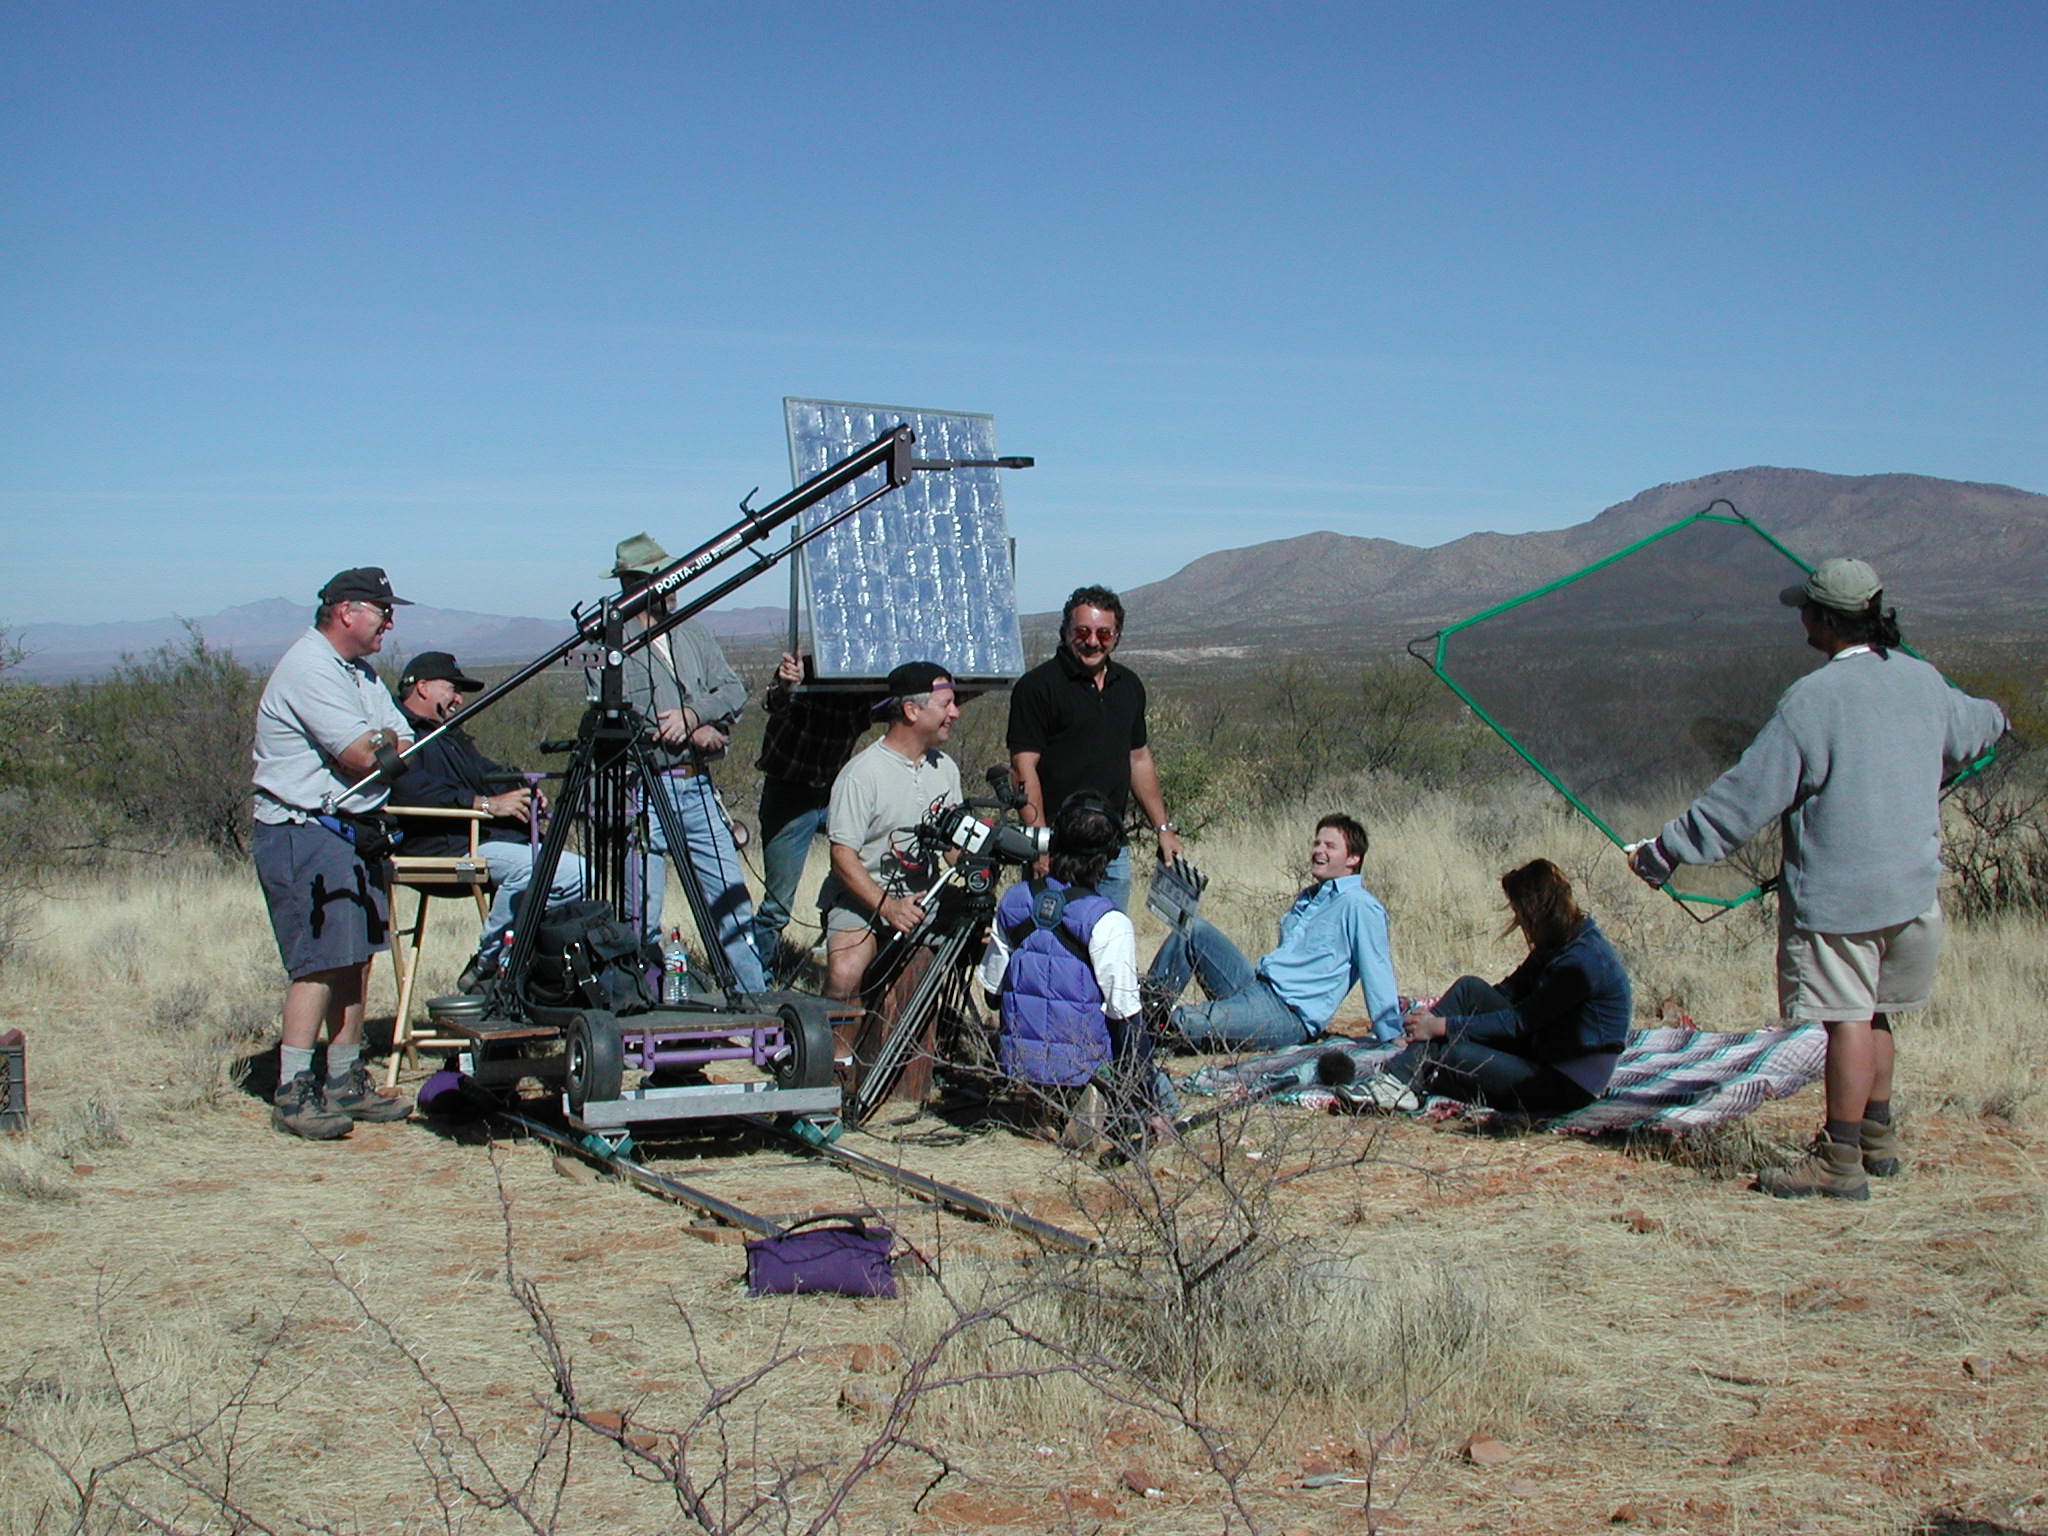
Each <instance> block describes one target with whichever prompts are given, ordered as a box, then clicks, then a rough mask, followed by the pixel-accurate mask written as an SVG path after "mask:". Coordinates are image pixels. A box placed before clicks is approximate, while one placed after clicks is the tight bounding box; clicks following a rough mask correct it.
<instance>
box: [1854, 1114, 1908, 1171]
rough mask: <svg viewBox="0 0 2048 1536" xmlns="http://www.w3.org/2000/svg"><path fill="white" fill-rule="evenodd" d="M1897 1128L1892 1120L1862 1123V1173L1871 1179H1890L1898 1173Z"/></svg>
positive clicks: (1896, 1124)
mask: <svg viewBox="0 0 2048 1536" xmlns="http://www.w3.org/2000/svg"><path fill="white" fill-rule="evenodd" d="M1899 1167H1900V1164H1899V1127H1898V1123H1897V1122H1896V1121H1893V1120H1866V1121H1864V1122H1863V1171H1864V1172H1865V1173H1867V1174H1869V1175H1870V1176H1871V1177H1872V1178H1873V1179H1891V1178H1896V1177H1898V1173H1899Z"/></svg>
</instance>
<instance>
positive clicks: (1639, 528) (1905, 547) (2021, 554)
mask: <svg viewBox="0 0 2048 1536" xmlns="http://www.w3.org/2000/svg"><path fill="white" fill-rule="evenodd" d="M1717 500H1725V501H1727V502H1729V503H1731V504H1733V506H1734V507H1735V508H1736V509H1737V510H1738V511H1740V512H1741V513H1743V514H1744V515H1745V516H1747V517H1748V518H1750V519H1751V520H1752V521H1754V522H1756V523H1757V524H1759V525H1760V526H1762V527H1763V528H1765V529H1767V530H1768V531H1769V532H1770V533H1771V534H1772V535H1773V536H1774V537H1776V538H1777V539H1778V540H1779V541H1780V542H1781V543H1783V544H1784V545H1785V546H1786V547H1787V548H1789V549H1791V550H1792V551H1793V552H1794V553H1795V554H1797V555H1799V556H1800V557H1802V558H1803V559H1805V560H1807V561H1809V562H1817V561H1819V560H1822V559H1825V558H1827V557H1828V556H1830V555H1838V554H1854V555H1857V556H1860V557H1861V558H1863V559H1866V560H1868V561H1870V562H1871V563H1872V564H1873V565H1875V566H1876V567H1877V569H1878V572H1879V574H1880V575H1881V576H1883V578H1884V580H1885V586H1886V594H1887V597H1888V599H1889V600H1890V601H1891V602H1893V603H1895V604H1896V605H1897V606H1898V608H1899V610H1900V612H1901V614H1902V615H1903V616H1904V618H1905V619H1906V621H1907V623H1908V624H1909V627H1918V628H1921V629H1927V628H1932V629H1939V630H1947V631H1950V632H1962V631H1968V632H1972V633H1978V634H1986V635H1989V634H2034V635H2038V632H2039V630H2040V628H2041V624H2042V620H2043V619H2044V617H2048V496H2042V495H2037V494H2035V493H2034V492H2031V491H2022V490H2016V489H2014V488H2013V487H2011V486H2006V485H1980V484H1976V483H1973V482H1969V481H1960V480H1940V479H1935V478H1933V477H1931V476H1927V475H1904V474H1892V475H1830V474H1822V473H1819V472H1817V471H1814V470H1807V469H1774V468H1768V467H1757V468H1752V469H1735V470H1727V471H1723V472H1722V473H1719V474H1713V475H1707V476H1704V477H1703V478H1701V479H1697V480H1683V481H1677V482H1674V483H1671V484H1668V485H1660V486H1656V487H1654V488H1652V489H1650V490H1647V491H1644V492H1642V493H1641V494H1640V495H1638V496H1634V497H1631V498H1630V499H1629V500H1627V501H1624V502H1620V503H1618V504H1617V505H1615V506H1611V507H1609V508H1607V509H1606V510H1605V511H1604V512H1601V513H1600V514H1599V515H1598V516H1596V517H1593V518H1591V519H1589V520H1588V521H1586V522H1583V523H1578V524H1575V525H1574V526H1572V527H1569V528H1560V529H1554V530H1547V531H1544V532H1539V533H1517V534H1504V533H1474V534H1468V535H1467V536H1465V537H1464V538H1461V539H1455V540H1453V541H1451V542H1450V543H1448V544H1440V545H1437V546H1435V547H1434V548H1428V549H1422V548H1417V547H1415V546H1413V545H1409V544H1398V543H1395V542H1394V541H1392V540H1390V539H1369V538H1356V537H1352V536H1350V535H1346V534H1340V533H1309V534H1303V535H1301V536H1300V537H1298V538H1291V539H1276V540H1272V541H1269V542H1267V543H1263V544H1252V545H1248V546H1246V547H1244V548H1241V549H1227V550H1219V551H1218V552H1217V553H1215V554H1211V555H1204V556H1202V557H1201V558H1200V559H1198V560H1195V561H1192V562H1191V563H1189V564H1188V565H1185V566H1183V567H1182V568H1181V569H1180V570H1178V571H1176V572H1175V573H1174V574H1173V575H1171V576H1169V577H1167V578H1166V579H1165V580H1163V581H1156V582H1151V583H1148V584H1146V585H1144V586H1140V587H1133V588H1130V589H1127V590H1126V591H1125V592H1124V594H1123V597H1124V603H1125V607H1126V609H1127V611H1128V614H1129V621H1128V627H1129V634H1130V647H1131V648H1132V649H1142V648H1147V647H1154V646H1173V645H1179V646H1188V645H1194V644H1198V643H1201V642H1208V643H1211V644H1215V645H1218V646H1222V647H1225V648H1228V649H1230V650H1233V651H1235V650H1236V649H1238V648H1240V647H1245V648H1254V647H1266V646H1283V645H1288V644H1301V645H1315V644H1324V643H1331V642H1333V641H1334V640H1336V639H1338V638H1340V637H1341V638H1342V639H1343V640H1344V641H1346V642H1347V643H1348V645H1350V646H1352V647H1355V646H1356V645H1357V644H1358V643H1360V642H1362V641H1364V642H1373V643H1378V642H1381V641H1386V640H1394V639H1400V638H1405V637H1407V636H1411V635H1416V634H1422V633H1426V632H1428V631H1430V630H1433V629H1435V628H1437V627H1439V626H1441V625H1443V624H1445V623H1448V622H1450V621H1452V620H1455V619H1458V618H1463V617H1465V616H1467V615H1469V614H1472V613H1475V612H1477V611H1478V610H1480V609H1481V608H1484V607H1487V606H1489V605H1490V604H1493V603H1496V602H1499V601H1502V600H1503V599H1505V598H1508V597H1512V596H1514V595H1516V594H1517V593H1521V592H1525V591H1528V590H1529V589H1531V588H1533V587H1536V586H1540V585H1542V584H1543V583H1544V582H1546V581H1551V580H1555V579H1556V578H1557V577H1560V576H1564V575H1567V574H1569V573H1570V572H1572V571H1575V570H1577V569H1579V568H1580V567H1582V566H1585V565H1587V564H1589V563H1591V562H1592V561H1594V560H1598V559H1600V558H1602V557H1603V556H1606V555H1610V554H1613V553H1614V552H1615V551H1616V550H1618V549H1621V548H1623V547H1624V546H1626V545H1628V544H1630V543H1632V542H1633V541H1635V540H1637V539H1640V538H1643V537H1644V536H1646V535H1648V534H1650V533H1654V532H1655V531H1656V530H1658V529H1659V528H1662V527H1665V526H1667V525H1668V524H1670V523H1672V522H1674V521H1676V520H1677V519H1679V518H1681V517H1684V516H1686V515H1688V514H1689V513H1693V512H1698V511H1700V510H1702V509H1704V508H1705V507H1707V506H1708V505H1709V504H1710V503H1712V502H1715V501H1717ZM1076 574H1077V576H1080V575H1085V572H1078V571H1077V573H1076ZM1643 601H1644V602H1646V603H1649V604H1655V603H1656V602H1657V601H1658V594H1657V593H1656V592H1654V591H1650V592H1645V593H1644V594H1643ZM309 618H310V614H309V612H308V610H307V608H306V606H305V605H304V604H303V603H295V602H291V601H288V600H286V599H284V598H271V599H269V600H268V601H265V602H256V603H245V604H242V605H240V606H238V607H234V608H228V609H224V610H223V611H221V612H220V613H217V614H213V615H210V616H208V617H205V618H199V619H194V620H191V621H190V622H192V623H193V624H195V625H196V626H197V627H198V628H199V630H200V631H201V632H202V633H203V634H204V635H205V636H206V638H207V640H208V641H209V642H210V643H212V644H214V645H217V646H221V647H224V648H227V649H231V650H233V651H234V653H235V654H236V655H237V656H239V657H240V658H241V659H242V660H243V661H244V662H245V663H247V664H248V665H250V666H252V667H267V666H269V665H270V663H271V662H273V661H275V660H276V658H277V657H278V656H279V655H281V654H282V653H283V651H284V649H285V647H286V646H288V645H289V644H291V642H292V640H293V639H295V638H296V637H297V636H298V634H299V633H300V632H301V631H302V630H303V629H304V628H305V626H306V624H307V622H308V620H309ZM706 618H707V620H708V622H709V623H710V625H711V628H712V630H713V632H714V633H716V634H718V635H720V636H721V637H724V638H731V639H739V638H746V637H752V638H756V639H760V638H765V637H768V636H773V635H775V634H778V633H779V632H780V631H781V630H782V628H783V626H784V625H785V624H786V623H787V622H788V615H787V612H786V610H784V609H782V608H779V607H761V608H741V609H726V610H722V611H714V612H712V613H710V614H708V615H706ZM1053 618H1054V616H1053V615H1049V614H1034V615H1028V616H1027V617H1026V620H1025V623H1026V627H1027V630H1028V631H1029V632H1030V633H1032V634H1040V635H1042V634H1045V633H1046V632H1048V631H1049V630H1050V628H1051V625H1052V620H1053ZM186 622H187V621H186V620H183V619H177V618H162V619H150V620H139V621H131V622H127V623H117V624H31V625H28V626H25V627H24V628H23V629H22V630H20V631H19V632H18V633H17V634H16V635H15V637H14V638H15V639H16V640H17V641H18V642H19V643H20V644H21V645H22V646H23V648H24V649H25V650H26V651H28V652H29V653H30V654H29V656H28V659H27V660H26V661H25V662H24V663H23V664H22V665H21V666H20V668H19V669H18V670H17V671H16V673H15V675H16V676H18V677H20V678H23V679H25V680H30V681H37V680H54V679H61V678H67V677H86V676H92V675H95V674H97V673H101V672H104V671H106V670H107V669H108V668H109V667H111V666H113V665H114V664H116V663H117V662H118V661H119V660H120V659H121V657H122V656H123V655H124V654H131V655H141V654H145V653H147V652H149V651H151V650H154V649H155V648H156V647H158V646H160V645H163V644H165V643H167V642H169V643H176V642H178V641H181V640H182V638H183V636H184V632H185V631H184V625H185V623H186ZM567 633H568V626H567V624H566V623H565V622H563V621H561V620H549V619H535V618H507V617H504V616H501V615H497V614H487V613H471V612H467V611H464V610H461V609H453V608H429V607H425V606H420V607H413V608H408V609H406V610H405V615H404V620H403V629H402V631H401V639H402V641H403V645H404V650H405V652H406V653H407V654H414V653H417V652H419V651H424V650H445V651H452V652H454V654H455V655H456V656H458V657H460V658H461V659H462V661H463V663H464V664H465V665H469V666H486V665H490V664H493V663H504V662H514V661H524V660H526V659H527V658H529V657H532V656H536V655H538V654H540V653H541V652H543V651H545V650H546V649H547V648H548V647H549V646H551V645H553V644H555V643H556V642H557V641H558V640H559V639H561V637H562V636H563V635H565V634H567Z"/></svg>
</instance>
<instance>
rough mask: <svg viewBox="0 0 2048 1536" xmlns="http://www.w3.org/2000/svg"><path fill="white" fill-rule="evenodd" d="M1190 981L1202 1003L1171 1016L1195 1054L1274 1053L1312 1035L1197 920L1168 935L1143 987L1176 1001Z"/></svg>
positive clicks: (1225, 942) (1232, 948) (1219, 936)
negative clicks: (1195, 984)
mask: <svg viewBox="0 0 2048 1536" xmlns="http://www.w3.org/2000/svg"><path fill="white" fill-rule="evenodd" d="M1190 976H1192V977H1193V978H1194V979H1195V980H1197V981H1199V982H1201V984H1202V990H1203V991H1204V992H1206V993H1208V994H1209V999H1210V1000H1209V1001H1208V1002H1206V1003H1193V1004H1188V1005H1185V1006H1182V1007H1179V1008H1176V1009H1174V1010H1173V1028H1174V1031H1175V1033H1177V1034H1179V1035H1181V1036H1183V1037H1184V1038H1185V1039H1186V1040H1187V1042H1188V1044H1189V1045H1192V1046H1194V1047H1195V1048H1196V1049H1197V1050H1223V1051H1254V1052H1257V1051H1277V1050H1282V1049H1285V1048H1286V1047H1288V1046H1295V1045H1300V1044H1302V1043H1303V1042H1304V1041H1305V1040H1307V1039H1308V1038H1309V1037H1310V1035H1311V1034H1312V1033H1313V1031H1311V1030H1310V1029H1309V1027H1308V1026H1307V1025H1306V1024H1304V1023H1302V1022H1301V1017H1300V1015H1299V1014H1297V1013H1296V1012H1295V1011H1294V1010H1293V1009H1292V1008H1290V1007H1288V1006H1287V1005H1286V1004H1285V1003H1283V1002H1282V1001H1280V998H1279V995H1278V994H1277V993H1275V992H1274V991H1273V989H1272V988H1271V987H1269V986H1268V985H1266V983H1265V981H1264V979H1263V978H1261V977H1260V975H1259V974H1258V972H1257V971H1256V970H1254V969H1253V967H1252V963H1251V961H1249V960H1247V959H1245V957H1244V953H1243V951H1241V950H1240V949H1239V948H1238V947H1237V946H1236V945H1235V944H1233V943H1231V942H1230V940H1229V939H1228V938H1226V937H1225V936H1224V935H1223V933H1222V931H1221V930H1219V929H1218V928H1216V927H1215V926H1214V925H1213V924H1211V923H1207V922H1205V921H1203V920H1202V919H1201V918H1199V917H1197V918H1194V919H1192V920H1190V921H1189V923H1188V925H1187V927H1186V928H1184V929H1181V928H1176V929H1174V930H1173V931H1172V932H1171V933H1169V934H1167V936H1166V942H1165V943H1164V944H1161V945H1160V946H1159V953H1158V954H1156V955H1154V956H1153V957H1152V966H1151V969H1150V970H1148V971H1147V972H1146V973H1145V982H1146V985H1147V986H1148V987H1150V988H1153V989H1155V990H1158V991H1163V992H1166V993H1168V994H1170V995H1171V996H1174V997H1178V996H1179V995H1180V994H1181V993H1182V992H1183V991H1184V990H1185V989H1186V987H1187V984H1188V978H1189V977H1190Z"/></svg>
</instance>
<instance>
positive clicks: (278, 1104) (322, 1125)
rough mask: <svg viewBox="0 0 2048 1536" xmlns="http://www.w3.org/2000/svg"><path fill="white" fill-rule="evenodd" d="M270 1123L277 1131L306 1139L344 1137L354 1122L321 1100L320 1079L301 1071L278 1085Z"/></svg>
mask: <svg viewBox="0 0 2048 1536" xmlns="http://www.w3.org/2000/svg"><path fill="white" fill-rule="evenodd" d="M270 1123H271V1125H272V1126H273V1127H275V1128H276V1129H277V1130H280V1131H285V1132H288V1133H290V1134H291V1135H293V1136H303V1137H305V1138H306V1140H308V1141H333V1140H334V1139H335V1138H336V1137H340V1136H346V1135H347V1134H348V1132H349V1127H350V1126H351V1125H353V1124H354V1123H355V1122H354V1121H352V1120H350V1119H349V1117H348V1116H347V1115H345V1114H342V1113H341V1112H340V1111H338V1110H332V1109H329V1108H328V1107H327V1106H326V1105H325V1104H323V1103H321V1102H320V1079H319V1078H317V1077H315V1076H314V1075H313V1074H312V1073H310V1072H301V1073H300V1074H299V1075H298V1076H297V1077H294V1078H292V1079H291V1080H290V1081H289V1082H284V1083H279V1084H278V1085H277V1097H276V1098H275V1099H273V1100H272V1101H271V1110H270Z"/></svg>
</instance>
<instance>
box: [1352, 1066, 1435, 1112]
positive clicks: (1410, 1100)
mask: <svg viewBox="0 0 2048 1536" xmlns="http://www.w3.org/2000/svg"><path fill="white" fill-rule="evenodd" d="M1337 1097H1338V1098H1339V1099H1340V1100H1341V1101H1343V1103H1344V1104H1345V1105H1346V1106H1348V1107H1349V1108H1350V1109H1352V1110H1353V1111H1354V1112H1363V1111H1366V1110H1375V1109H1376V1110H1378V1111H1379V1112H1380V1113H1382V1114H1387V1115H1412V1114H1414V1113H1415V1111H1416V1110H1418V1109H1420V1108H1422V1100H1421V1099H1420V1098H1419V1097H1418V1096H1417V1095H1416V1092H1415V1090H1414V1089H1413V1088H1410V1087H1409V1086H1408V1085H1407V1084H1406V1083H1404V1082H1402V1081H1401V1079H1399V1078H1398V1077H1395V1076H1394V1075H1393V1074H1392V1073H1390V1072H1375V1073H1373V1075H1372V1076H1371V1077H1368V1078H1367V1079H1366V1080H1365V1081H1364V1082H1362V1083H1344V1084H1341V1085H1340V1086H1339V1087H1338V1088H1337Z"/></svg>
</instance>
